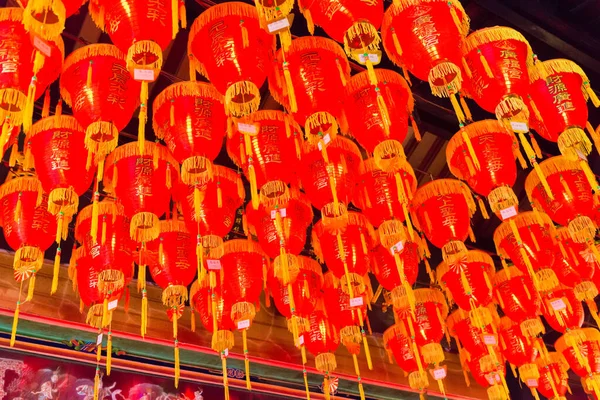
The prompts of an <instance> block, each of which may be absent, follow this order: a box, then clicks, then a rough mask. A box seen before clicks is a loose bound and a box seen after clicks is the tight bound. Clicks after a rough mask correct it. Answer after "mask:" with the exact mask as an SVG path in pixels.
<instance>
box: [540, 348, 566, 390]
mask: <svg viewBox="0 0 600 400" xmlns="http://www.w3.org/2000/svg"><path fill="white" fill-rule="evenodd" d="M536 364H537V367H538V370H539V375H540V378H539V383H538V388H537V390H539V392H540V393H541V394H542V396H545V397H547V398H549V399H551V398H554V399H556V398H560V397H564V396H565V394H567V391H568V390H569V374H568V373H567V371H568V370H569V364H568V363H567V361H566V360H565V358H564V357H563V356H562V354H561V353H554V352H552V353H548V354H547V355H546V356H545V357H538V359H537V360H536Z"/></svg>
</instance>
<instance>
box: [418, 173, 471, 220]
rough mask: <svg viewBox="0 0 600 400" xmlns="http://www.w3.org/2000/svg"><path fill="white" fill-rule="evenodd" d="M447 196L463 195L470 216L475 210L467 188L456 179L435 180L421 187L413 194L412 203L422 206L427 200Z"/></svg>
mask: <svg viewBox="0 0 600 400" xmlns="http://www.w3.org/2000/svg"><path fill="white" fill-rule="evenodd" d="M448 194H463V195H464V196H465V200H466V202H467V205H468V207H469V215H470V216H471V215H473V214H474V213H475V211H476V210H477V207H476V205H475V200H473V196H472V195H471V192H470V191H469V188H468V187H467V186H466V185H465V184H464V183H462V182H460V181H458V180H456V179H436V180H434V181H431V182H429V183H428V184H426V185H424V186H421V187H420V188H419V189H418V190H417V191H416V192H415V194H414V197H413V203H414V204H423V203H425V202H426V201H428V200H429V199H432V198H436V197H438V196H443V195H448ZM415 225H416V224H415Z"/></svg>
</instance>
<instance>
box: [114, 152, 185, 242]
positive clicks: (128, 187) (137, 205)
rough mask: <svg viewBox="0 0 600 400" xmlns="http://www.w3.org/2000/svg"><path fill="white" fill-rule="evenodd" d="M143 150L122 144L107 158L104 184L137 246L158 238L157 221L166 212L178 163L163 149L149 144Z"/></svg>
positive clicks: (177, 177)
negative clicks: (122, 211) (118, 204)
mask: <svg viewBox="0 0 600 400" xmlns="http://www.w3.org/2000/svg"><path fill="white" fill-rule="evenodd" d="M146 148H147V151H146V152H145V153H144V154H140V149H139V147H138V146H137V143H128V144H124V145H122V146H119V147H118V149H117V150H115V151H114V152H113V153H112V154H111V155H110V157H109V158H108V159H107V162H108V165H109V169H108V171H107V172H108V176H109V177H111V178H110V179H109V180H108V182H107V185H108V186H109V187H111V188H112V189H113V190H114V192H115V194H116V195H117V197H118V198H119V200H120V202H121V204H123V207H124V208H125V215H126V216H127V217H128V218H131V230H130V233H131V238H132V239H134V240H135V241H136V242H138V243H144V242H149V241H151V240H154V239H156V238H157V237H158V235H159V224H158V218H159V217H160V216H161V215H163V214H164V213H165V212H166V211H167V210H168V209H169V202H170V189H171V187H172V184H173V183H175V184H177V181H178V179H179V168H178V164H177V162H176V161H175V160H174V159H173V157H172V156H171V154H170V153H169V152H168V150H167V148H166V147H164V146H161V145H159V144H154V143H151V142H149V143H147V144H146ZM111 174H112V175H111Z"/></svg>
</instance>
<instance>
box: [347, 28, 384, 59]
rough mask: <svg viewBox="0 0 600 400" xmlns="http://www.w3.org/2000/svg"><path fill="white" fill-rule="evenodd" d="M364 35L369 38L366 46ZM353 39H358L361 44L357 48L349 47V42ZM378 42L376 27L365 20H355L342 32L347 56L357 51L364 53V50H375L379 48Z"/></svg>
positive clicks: (379, 40)
mask: <svg viewBox="0 0 600 400" xmlns="http://www.w3.org/2000/svg"><path fill="white" fill-rule="evenodd" d="M364 37H368V38H369V39H371V41H370V42H369V43H368V44H367V45H366V46H365V45H364V43H363V38H364ZM355 40H359V41H360V43H361V44H363V46H361V47H357V48H356V47H351V46H350V43H351V42H354V41H355ZM380 44H381V38H380V37H379V32H377V29H376V28H375V27H374V26H373V24H371V23H370V22H368V21H366V20H358V21H355V22H354V23H353V24H352V26H350V28H348V30H346V33H345V34H344V50H345V51H346V54H347V55H348V56H349V57H350V56H352V55H353V54H354V52H357V51H358V52H360V53H365V52H366V51H377V50H379V45H380Z"/></svg>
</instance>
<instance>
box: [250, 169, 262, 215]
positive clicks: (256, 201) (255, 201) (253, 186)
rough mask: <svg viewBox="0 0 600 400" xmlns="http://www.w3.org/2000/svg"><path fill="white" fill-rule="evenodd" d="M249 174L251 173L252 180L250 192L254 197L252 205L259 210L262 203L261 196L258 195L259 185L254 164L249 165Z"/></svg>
mask: <svg viewBox="0 0 600 400" xmlns="http://www.w3.org/2000/svg"><path fill="white" fill-rule="evenodd" d="M248 175H249V177H248V178H249V179H248V180H249V181H250V194H251V197H252V207H254V209H255V210H258V207H259V205H260V198H259V197H258V186H257V184H256V171H255V170H254V165H252V164H250V165H249V166H248Z"/></svg>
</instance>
